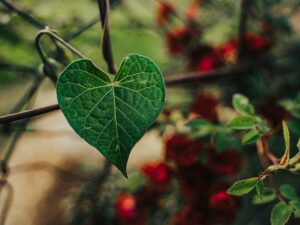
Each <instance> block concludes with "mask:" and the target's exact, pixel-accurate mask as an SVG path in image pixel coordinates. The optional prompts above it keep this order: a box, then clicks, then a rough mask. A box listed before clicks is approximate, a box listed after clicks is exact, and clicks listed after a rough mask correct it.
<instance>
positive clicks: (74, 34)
mask: <svg viewBox="0 0 300 225" xmlns="http://www.w3.org/2000/svg"><path fill="white" fill-rule="evenodd" d="M98 22H99V18H98V17H97V18H94V19H92V20H91V21H90V22H88V23H86V24H84V25H82V26H80V27H79V28H78V29H77V30H76V31H74V32H72V33H69V34H67V35H65V36H64V38H63V39H64V40H65V41H67V42H69V41H71V40H73V39H74V38H76V37H78V36H79V35H80V34H82V33H83V32H84V31H86V30H87V29H89V28H91V27H92V26H94V25H95V24H96V23H98Z"/></svg>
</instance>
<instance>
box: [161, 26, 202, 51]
mask: <svg viewBox="0 0 300 225" xmlns="http://www.w3.org/2000/svg"><path fill="white" fill-rule="evenodd" d="M199 33H201V28H200V27H199V26H197V24H196V23H193V22H191V23H190V24H188V25H185V26H182V27H176V28H174V29H172V30H170V31H169V32H168V33H167V34H166V42H167V47H168V51H169V53H170V54H172V55H181V54H185V51H187V43H189V44H193V43H194V42H195V38H197V37H198V35H199Z"/></svg>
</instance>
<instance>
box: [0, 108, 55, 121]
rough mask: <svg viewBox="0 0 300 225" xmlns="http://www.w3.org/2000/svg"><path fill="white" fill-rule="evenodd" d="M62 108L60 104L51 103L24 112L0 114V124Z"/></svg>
mask: <svg viewBox="0 0 300 225" xmlns="http://www.w3.org/2000/svg"><path fill="white" fill-rule="evenodd" d="M58 109H60V107H59V105H58V104H55V105H50V106H46V107H42V108H38V109H31V110H27V111H24V112H18V113H12V114H9V115H5V116H0V124H6V123H10V122H13V121H17V120H22V119H27V118H31V117H35V116H40V115H42V114H45V113H49V112H52V111H55V110H58Z"/></svg>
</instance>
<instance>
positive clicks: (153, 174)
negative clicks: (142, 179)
mask: <svg viewBox="0 0 300 225" xmlns="http://www.w3.org/2000/svg"><path fill="white" fill-rule="evenodd" d="M141 171H142V173H143V174H144V175H145V176H146V177H147V178H148V179H149V180H150V181H151V182H153V183H154V184H155V185H157V186H159V187H161V188H164V187H165V186H166V185H167V184H168V181H169V180H170V171H169V168H168V166H167V164H166V163H164V162H158V163H148V164H145V165H143V166H142V168H141Z"/></svg>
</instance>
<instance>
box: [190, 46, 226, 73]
mask: <svg viewBox="0 0 300 225" xmlns="http://www.w3.org/2000/svg"><path fill="white" fill-rule="evenodd" d="M222 64H223V60H222V59H221V58H220V57H219V55H218V54H217V53H216V52H215V51H214V50H212V51H211V52H209V53H208V54H206V55H204V56H203V57H202V58H200V59H199V61H198V64H197V67H196V71H199V72H203V71H209V70H213V69H216V68H218V67H220V66H221V65H222Z"/></svg>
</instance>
